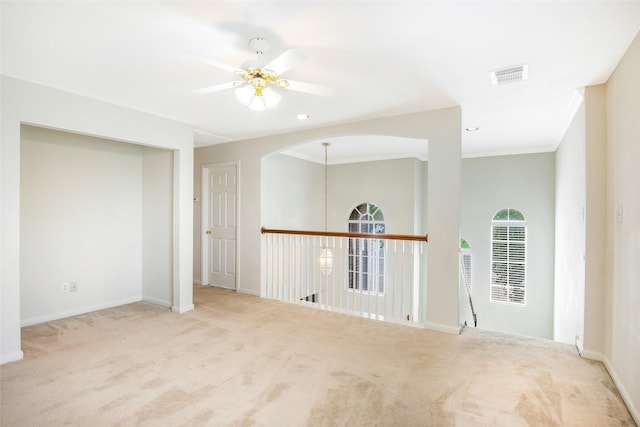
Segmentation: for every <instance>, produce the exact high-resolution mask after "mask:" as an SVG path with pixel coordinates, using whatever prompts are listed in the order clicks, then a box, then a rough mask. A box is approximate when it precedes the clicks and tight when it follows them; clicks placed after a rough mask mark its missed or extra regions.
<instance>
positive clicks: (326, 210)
mask: <svg viewBox="0 0 640 427" xmlns="http://www.w3.org/2000/svg"><path fill="white" fill-rule="evenodd" d="M329 145H331V144H330V143H328V142H323V143H322V146H323V147H324V231H329V228H328V226H327V217H328V215H327V212H328V208H327V204H328V197H327V194H328V190H327V188H328V184H327V176H328V166H327V149H328V148H329ZM327 239H328V238H327Z"/></svg>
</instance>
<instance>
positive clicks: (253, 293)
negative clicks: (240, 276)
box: [236, 288, 277, 301]
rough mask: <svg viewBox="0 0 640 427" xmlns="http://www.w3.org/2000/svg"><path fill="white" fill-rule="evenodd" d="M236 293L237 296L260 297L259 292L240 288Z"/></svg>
mask: <svg viewBox="0 0 640 427" xmlns="http://www.w3.org/2000/svg"><path fill="white" fill-rule="evenodd" d="M236 292H238V293H239V294H247V295H253V296H256V297H259V296H260V291H257V290H255V289H240V288H238V289H237V290H236ZM276 301H277V300H276Z"/></svg>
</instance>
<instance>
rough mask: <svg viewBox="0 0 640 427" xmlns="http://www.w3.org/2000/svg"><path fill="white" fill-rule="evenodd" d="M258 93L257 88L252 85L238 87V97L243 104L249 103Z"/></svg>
mask: <svg viewBox="0 0 640 427" xmlns="http://www.w3.org/2000/svg"><path fill="white" fill-rule="evenodd" d="M255 94H256V91H255V89H254V88H253V86H251V85H246V86H242V87H239V88H237V89H236V98H237V99H238V102H240V103H241V104H242V105H249V104H250V103H251V98H252V97H253V96H254V95H255Z"/></svg>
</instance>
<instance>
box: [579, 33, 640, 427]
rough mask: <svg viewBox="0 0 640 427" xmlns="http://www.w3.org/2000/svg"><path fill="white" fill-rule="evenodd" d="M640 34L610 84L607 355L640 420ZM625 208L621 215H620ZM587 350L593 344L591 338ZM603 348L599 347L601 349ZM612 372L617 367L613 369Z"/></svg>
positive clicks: (605, 328)
mask: <svg viewBox="0 0 640 427" xmlns="http://www.w3.org/2000/svg"><path fill="white" fill-rule="evenodd" d="M639 76H640V33H639V35H637V36H636V38H635V40H634V41H633V42H632V44H631V46H630V47H629V49H628V51H627V53H626V54H625V55H624V57H623V58H622V60H621V61H620V63H619V64H618V66H617V68H616V70H615V71H614V73H613V74H612V76H611V78H610V79H609V81H608V82H607V84H606V113H607V122H606V125H607V126H606V135H607V172H606V176H607V183H608V185H607V202H606V230H607V239H606V242H593V244H603V243H604V244H605V245H606V253H607V272H606V284H605V286H606V288H605V302H606V304H605V322H604V323H605V325H604V334H605V335H604V338H605V339H604V356H605V357H606V363H607V364H608V365H609V367H610V368H612V370H613V372H612V376H613V377H614V379H617V380H618V381H617V383H618V388H619V389H620V392H621V394H622V395H623V397H624V398H625V400H626V401H627V405H628V406H629V407H630V410H631V412H632V414H633V415H634V418H635V421H636V422H637V423H640V363H639V362H638V355H640V286H638V283H639V282H638V278H639V277H640V262H639V261H640V189H639V187H638V183H640V167H638V166H639V161H640V127H639V126H638V118H640V77H639ZM617 212H621V214H622V215H621V217H620V216H618V215H617ZM585 349H588V347H587V342H586V341H585ZM596 351H597V349H596ZM610 371H611V369H610Z"/></svg>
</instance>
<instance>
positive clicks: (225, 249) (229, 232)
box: [206, 165, 237, 289]
mask: <svg viewBox="0 0 640 427" xmlns="http://www.w3.org/2000/svg"><path fill="white" fill-rule="evenodd" d="M208 184H209V188H208V196H209V197H208V202H209V206H208V226H209V228H208V230H207V231H206V234H207V237H208V238H207V242H208V255H209V259H208V276H209V277H208V283H209V284H211V285H214V286H220V287H223V288H230V289H235V288H236V214H237V212H236V209H237V168H236V165H224V166H212V167H211V168H209V182H208Z"/></svg>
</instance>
